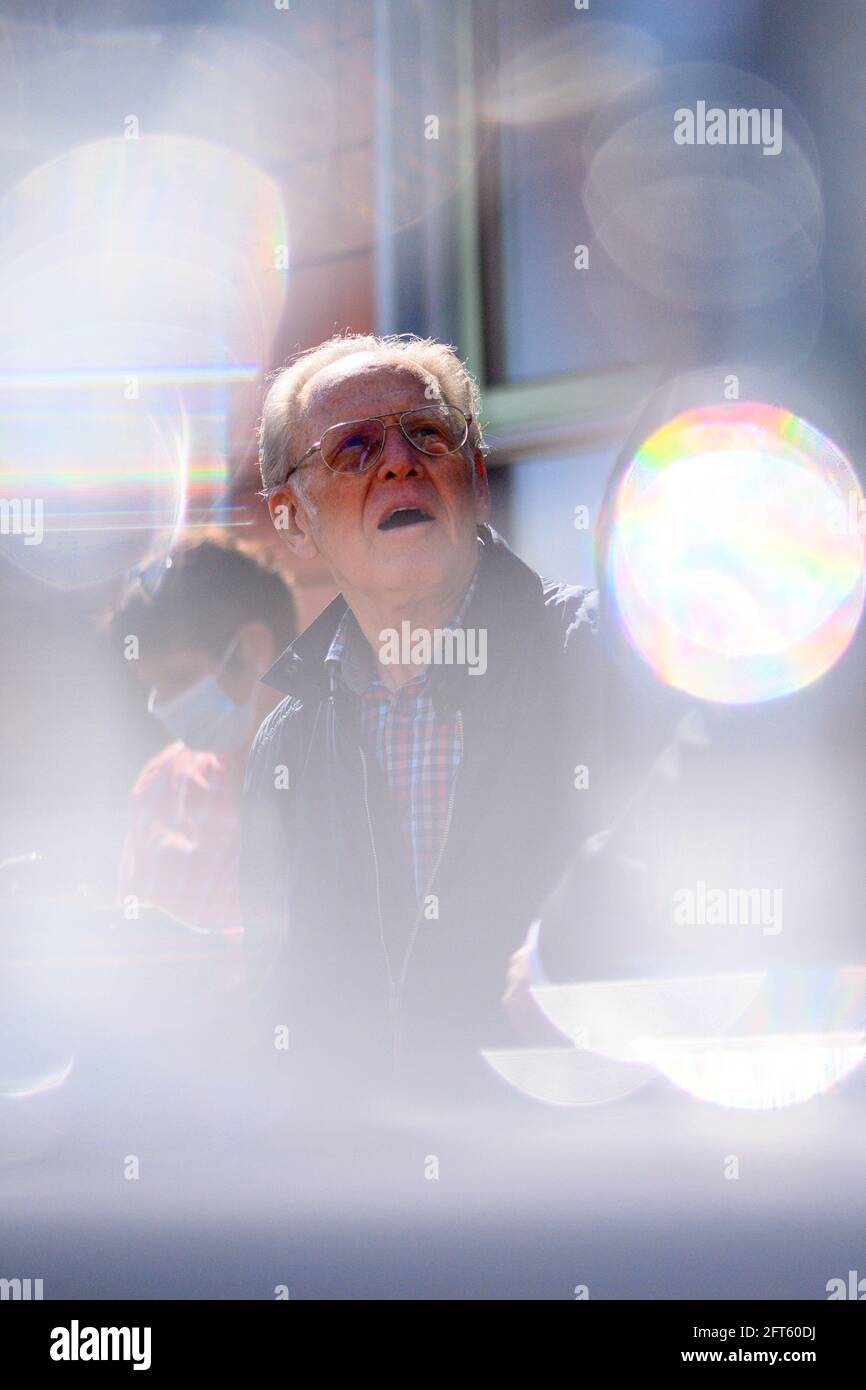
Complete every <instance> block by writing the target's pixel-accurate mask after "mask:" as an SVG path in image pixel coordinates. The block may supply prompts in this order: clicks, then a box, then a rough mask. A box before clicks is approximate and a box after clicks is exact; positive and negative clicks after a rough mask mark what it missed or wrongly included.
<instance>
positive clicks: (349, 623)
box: [325, 565, 479, 695]
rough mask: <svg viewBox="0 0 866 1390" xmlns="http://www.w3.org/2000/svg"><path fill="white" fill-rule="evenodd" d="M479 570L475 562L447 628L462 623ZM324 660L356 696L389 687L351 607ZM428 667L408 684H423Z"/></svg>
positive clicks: (345, 614) (473, 593) (341, 621)
mask: <svg viewBox="0 0 866 1390" xmlns="http://www.w3.org/2000/svg"><path fill="white" fill-rule="evenodd" d="M478 570H479V566H478V565H476V566H475V572H474V573H473V575H472V578H471V579H470V581H469V583H468V585H467V586H466V588H465V589H464V591H463V596H462V598H461V599H460V602H459V603H458V604H457V607H456V608H455V609H454V611H453V613H452V614H451V617H450V618H449V619H448V622H447V623H445V624H444V626H445V627H449V628H451V627H459V626H460V624H461V623H462V622H463V619H464V618H465V616H466V613H467V611H468V609H469V605H470V603H471V602H472V599H473V597H474V595H475V591H476V589H477V587H478ZM325 661H332V662H335V663H336V665H337V668H338V669H339V673H340V679H341V680H342V682H343V684H344V685H346V686H348V688H349V689H350V690H352V691H354V693H355V694H356V695H363V694H365V692H366V691H368V690H371V689H381V690H388V687H387V686H386V685H385V684H384V682H383V681H382V680H381V678H380V677H379V674H378V668H377V666H376V662H375V660H374V657H373V652H372V650H371V647H370V644H369V642H368V641H367V639H366V637H365V636H364V634H363V632H362V631H361V628H360V625H359V623H358V620H357V618H356V617H355V615H354V613H353V612H352V610H351V608H347V609H346V612H345V613H344V614H343V617H342V619H341V620H340V623H339V625H338V627H337V631H336V632H335V633H334V639H333V641H332V642H331V645H330V647H329V648H328V652H327V655H326V656H325ZM429 669H430V668H429V667H427V666H424V667H422V668H421V670H419V672H418V674H417V676H413V677H412V679H411V680H410V681H407V684H408V685H420V684H422V683H423V682H424V681H426V679H427V673H428V671H429ZM403 688H405V687H403ZM388 693H389V694H390V693H391V691H390V690H388Z"/></svg>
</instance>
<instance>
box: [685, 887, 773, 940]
mask: <svg viewBox="0 0 866 1390" xmlns="http://www.w3.org/2000/svg"><path fill="white" fill-rule="evenodd" d="M674 926H677V927H760V928H761V930H762V931H763V934H764V936H778V935H779V932H780V931H781V930H782V890H781V888H708V887H707V885H706V883H705V882H704V880H703V879H699V880H698V882H697V883H696V884H695V886H694V888H677V889H676V891H675V892H674Z"/></svg>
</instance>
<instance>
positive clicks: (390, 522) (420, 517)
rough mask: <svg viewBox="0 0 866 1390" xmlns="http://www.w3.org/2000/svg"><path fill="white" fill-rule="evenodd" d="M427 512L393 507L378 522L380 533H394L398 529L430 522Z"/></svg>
mask: <svg viewBox="0 0 866 1390" xmlns="http://www.w3.org/2000/svg"><path fill="white" fill-rule="evenodd" d="M432 520H433V518H432V516H431V515H430V513H429V512H425V511H424V510H423V509H422V508H421V507H395V508H394V511H393V512H388V514H387V516H383V517H382V520H381V521H380V522H379V530H380V531H396V530H397V528H398V527H403V526H418V525H419V524H420V523H421V522H422V521H432Z"/></svg>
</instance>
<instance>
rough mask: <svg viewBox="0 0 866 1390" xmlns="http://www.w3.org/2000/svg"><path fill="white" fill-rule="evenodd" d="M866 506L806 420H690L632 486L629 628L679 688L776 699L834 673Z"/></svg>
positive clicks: (620, 525)
mask: <svg viewBox="0 0 866 1390" xmlns="http://www.w3.org/2000/svg"><path fill="white" fill-rule="evenodd" d="M864 534H866V507H864V500H863V494H862V492H861V489H860V486H859V484H858V482H857V478H856V476H855V474H854V471H853V469H852V468H851V466H850V464H849V463H848V461H847V460H846V458H845V457H844V455H843V454H842V453H841V452H840V451H839V450H838V449H837V448H836V447H835V446H834V445H833V444H832V442H831V441H830V440H829V439H828V438H827V437H826V436H825V435H822V434H821V433H820V431H818V430H817V429H815V428H814V427H813V426H812V425H810V424H808V423H807V422H806V421H805V420H802V419H800V417H799V416H797V415H793V414H791V412H790V411H788V410H783V409H781V408H780V407H778V406H772V405H764V404H760V403H754V402H736V403H732V404H730V405H728V404H725V405H713V406H705V407H701V408H699V409H695V410H688V411H686V412H685V413H684V414H682V415H678V416H676V417H675V419H673V420H671V421H670V422H669V423H668V424H666V425H664V426H663V427H662V428H661V429H659V430H657V431H656V433H655V434H653V435H651V436H650V438H649V439H647V440H646V441H645V443H644V444H643V445H642V446H641V448H640V449H639V450H638V452H637V454H636V455H635V457H634V458H633V460H632V461H631V463H630V465H629V467H628V469H627V470H626V472H625V474H624V476H623V478H622V481H621V483H620V485H619V488H618V491H617V494H616V499H615V506H614V512H613V519H612V526H611V533H610V545H609V550H608V577H609V582H610V588H611V593H612V594H613V596H614V599H615V602H616V605H617V609H618V612H619V615H620V618H621V621H622V623H623V626H624V628H625V631H626V633H627V635H628V637H629V639H630V641H631V642H632V644H633V645H634V647H635V648H636V649H637V651H638V652H639V653H640V654H641V656H642V657H643V658H644V660H645V661H647V662H648V663H649V665H650V666H651V668H652V669H653V671H654V672H655V673H656V675H657V676H659V677H660V678H661V679H662V680H663V681H665V682H666V683H667V684H668V685H671V686H674V687H675V688H676V689H678V690H684V691H686V692H687V693H688V694H690V695H695V696H697V697H699V698H701V699H705V700H714V701H718V702H721V703H725V704H749V703H753V702H759V701H764V700H774V699H777V698H778V697H779V696H782V695H788V694H791V693H792V692H793V691H796V690H801V689H803V688H804V687H805V686H808V685H810V684H811V683H812V682H813V681H816V680H818V678H819V677H820V676H822V675H824V674H825V672H827V671H829V670H830V668H831V667H832V666H833V665H834V663H835V662H836V661H838V659H839V657H840V656H841V655H842V653H843V652H844V651H845V649H846V647H847V646H848V644H849V642H850V641H851V638H852V636H853V634H854V631H855V629H856V627H857V624H858V622H859V620H860V615H861V613H862V610H863V600H864V589H866V583H864V571H866V566H864Z"/></svg>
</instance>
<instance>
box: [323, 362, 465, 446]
mask: <svg viewBox="0 0 866 1390" xmlns="http://www.w3.org/2000/svg"><path fill="white" fill-rule="evenodd" d="M350 364H351V365H350ZM385 374H388V376H390V377H391V379H392V380H393V390H394V393H395V394H396V393H397V391H399V390H400V389H406V387H407V386H410V385H411V386H414V387H416V388H417V389H418V390H419V391H420V392H421V393H422V395H423V392H424V389H425V387H426V386H427V385H428V384H429V383H430V382H431V381H434V382H436V385H437V387H438V385H439V383H438V381H436V378H435V377H433V376H432V374H431V373H430V372H428V371H426V370H425V368H423V367H421V366H419V365H418V364H417V363H414V362H407V361H405V360H399V359H395V358H391V359H383V358H382V357H380V356H378V355H373V354H363V355H361V354H359V356H358V358H345V359H343V360H342V361H339V362H335V363H329V365H328V366H326V367H323V368H322V369H321V371H319V372H316V374H315V376H313V377H311V378H310V380H309V381H308V382H307V383H306V385H305V386H304V388H303V390H302V392H301V395H300V399H299V411H298V424H299V426H300V429H301V432H303V433H304V434H305V435H306V434H308V433H309V436H310V437H309V444H311V443H312V442H313V440H314V439H316V438H318V436H319V435H320V434H321V433H322V432H323V431H324V430H326V429H327V428H328V426H329V425H334V424H338V423H339V422H340V421H341V420H345V419H356V418H357V419H360V418H363V417H364V416H366V415H378V414H382V413H385V412H387V409H388V405H389V404H392V403H390V402H389V403H386V405H385V406H384V407H383V409H382V410H379V409H376V408H375V404H376V403H375V402H370V403H369V404H365V402H364V400H363V397H364V395H365V394H367V393H368V392H369V391H370V389H371V387H373V386H374V385H375V387H376V389H377V392H378V391H380V390H381V392H384V391H385V389H386V388H385V387H384V385H383V386H381V387H380V382H381V380H382V378H383V377H384V376H385ZM340 399H343V400H345V401H346V404H345V406H340V405H339V404H338V401H339V400H340ZM415 403H416V402H408V403H407V405H405V406H404V405H402V404H401V403H400V402H398V403H397V409H400V408H403V409H407V408H410V407H411V405H413V404H415ZM313 421H315V422H316V425H315V429H314V430H313V432H312V433H310V429H311V424H310V423H309V422H313ZM305 426H306V428H305ZM309 444H305V446H304V447H305V448H306V447H309Z"/></svg>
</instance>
